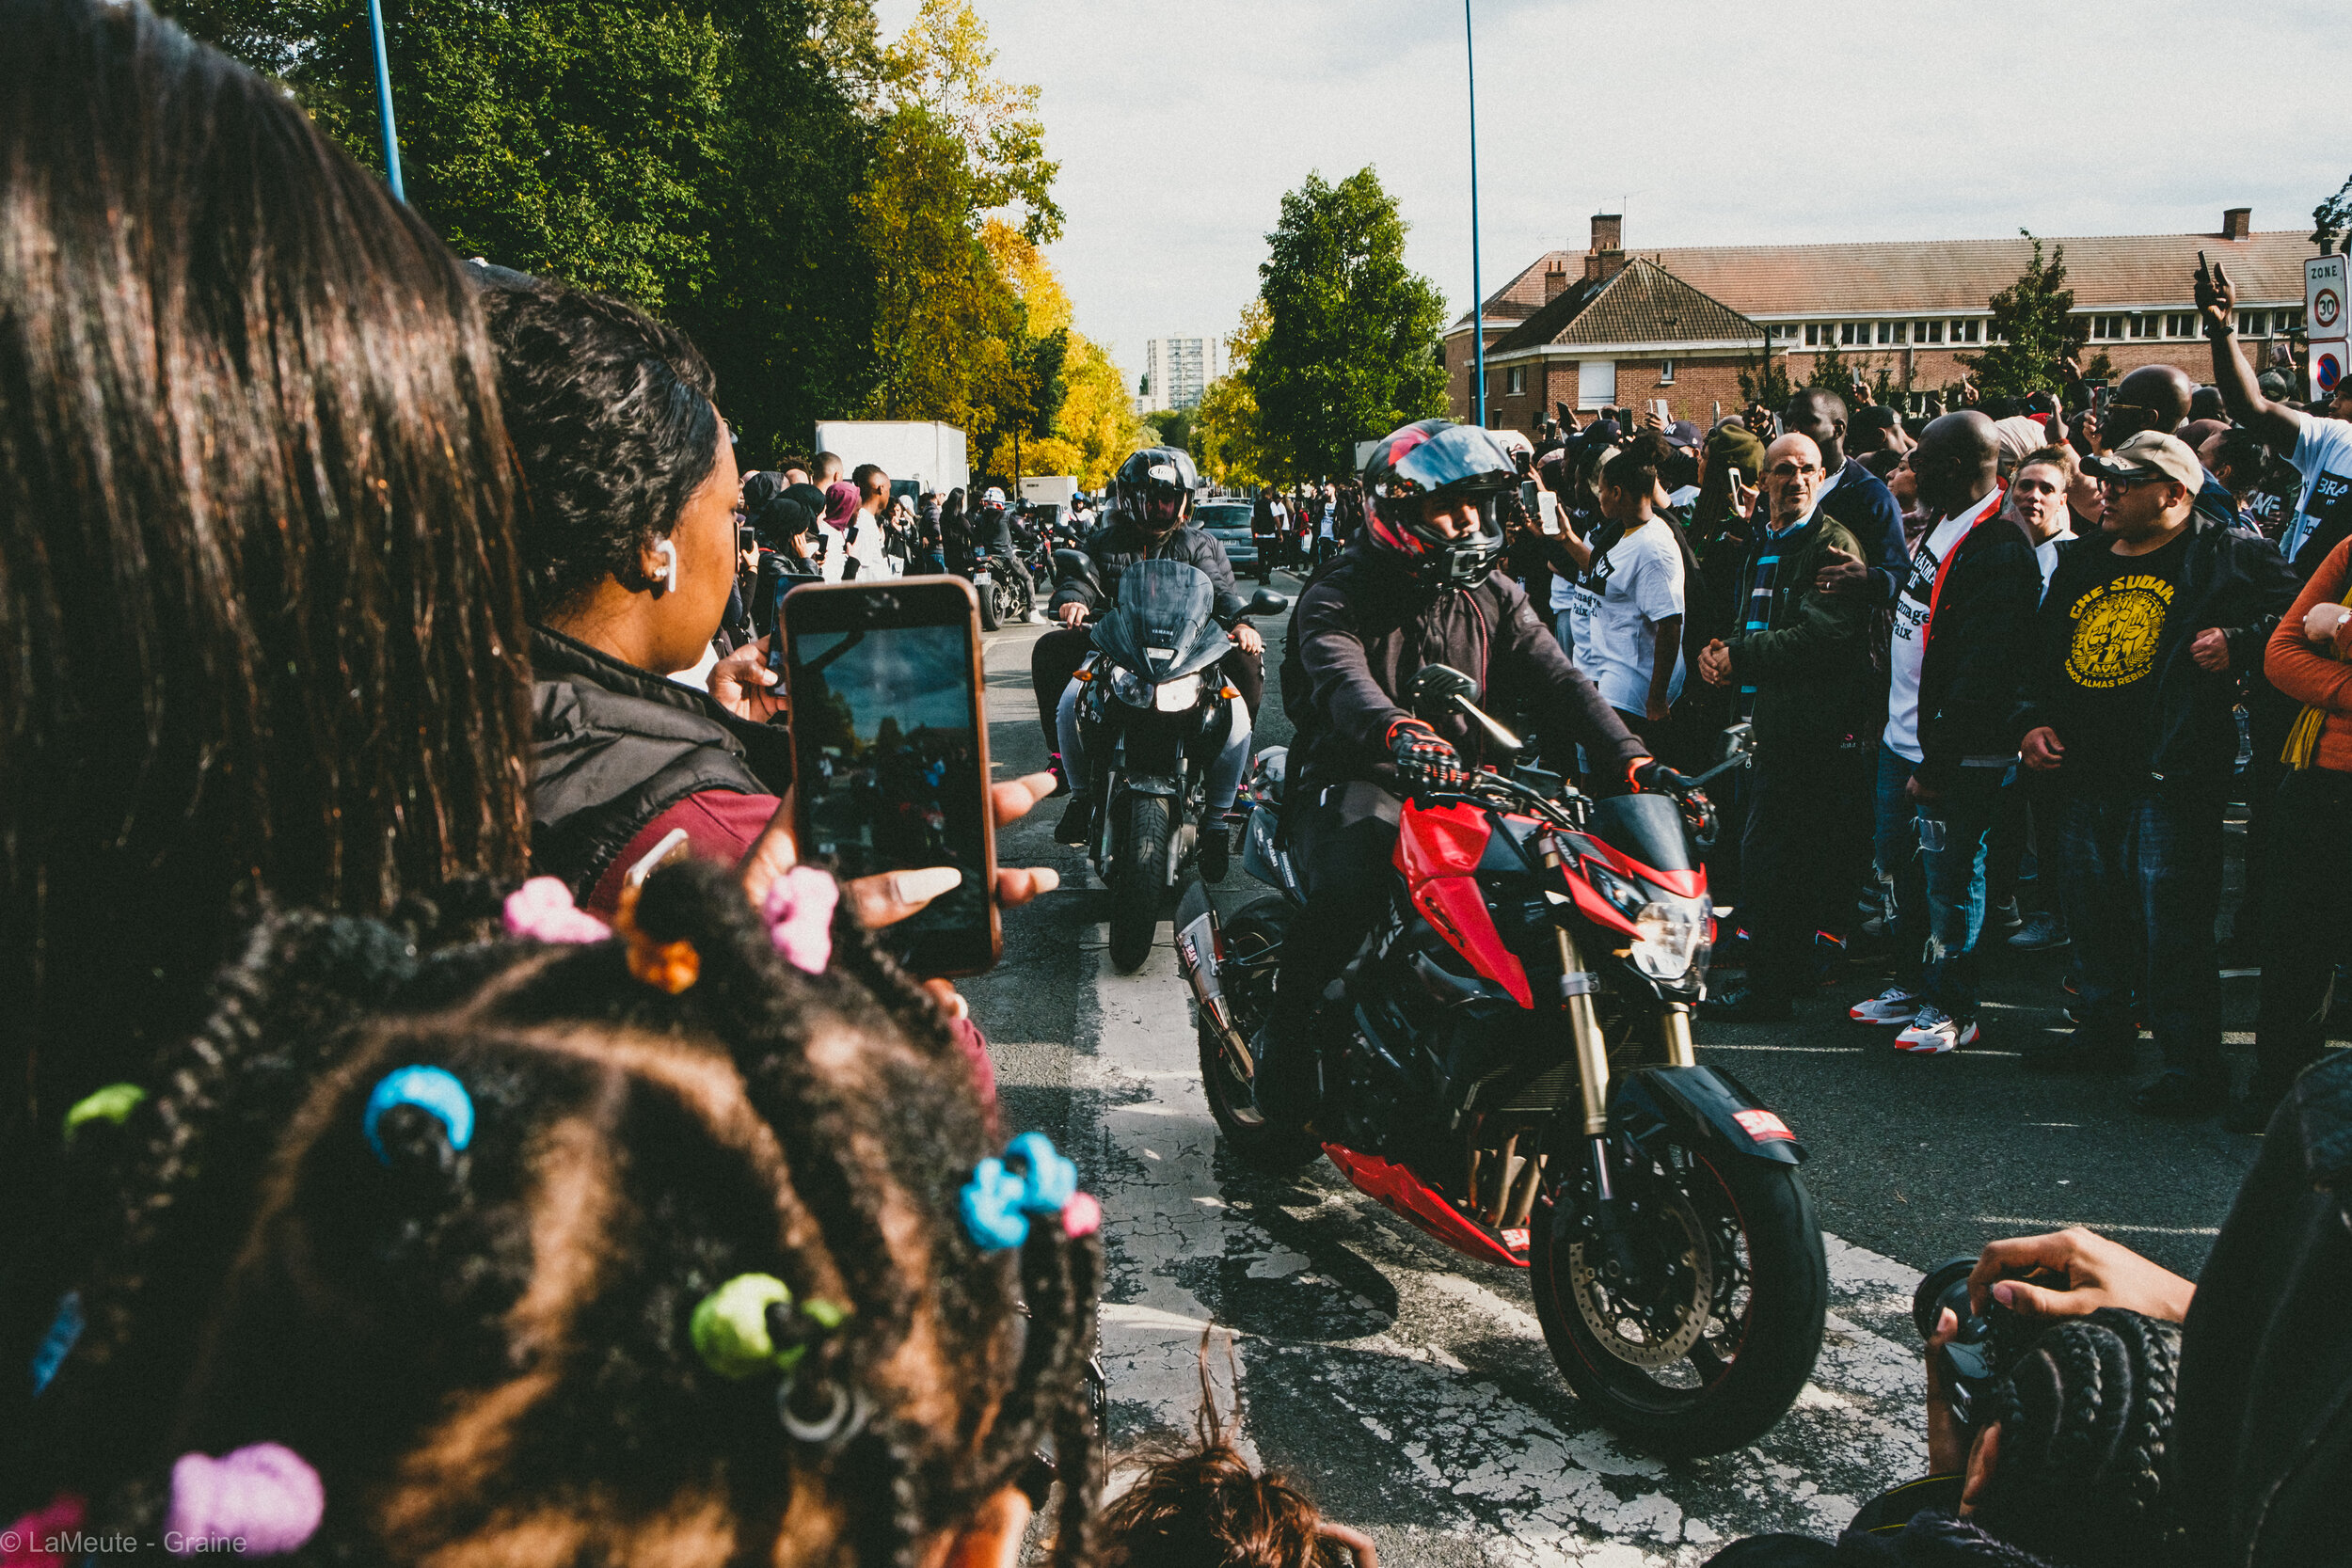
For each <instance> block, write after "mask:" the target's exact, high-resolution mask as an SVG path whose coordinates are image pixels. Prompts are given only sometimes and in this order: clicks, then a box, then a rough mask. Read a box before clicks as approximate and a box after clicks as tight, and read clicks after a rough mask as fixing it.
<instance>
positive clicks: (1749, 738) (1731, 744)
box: [1724, 721, 1756, 762]
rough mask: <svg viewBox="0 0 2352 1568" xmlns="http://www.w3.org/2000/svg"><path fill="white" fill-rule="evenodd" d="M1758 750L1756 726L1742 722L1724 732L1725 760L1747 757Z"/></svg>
mask: <svg viewBox="0 0 2352 1568" xmlns="http://www.w3.org/2000/svg"><path fill="white" fill-rule="evenodd" d="M1755 750H1756V726H1755V725H1754V724H1751V723H1748V722H1746V721H1741V722H1740V723H1737V724H1734V725H1732V726H1731V727H1730V728H1729V729H1727V730H1725V731H1724V761H1726V762H1728V761H1730V760H1731V759H1732V758H1733V757H1743V756H1746V755H1747V754H1748V753H1749V752H1753V751H1755Z"/></svg>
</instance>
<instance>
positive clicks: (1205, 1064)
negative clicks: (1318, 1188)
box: [1200, 894, 1323, 1176]
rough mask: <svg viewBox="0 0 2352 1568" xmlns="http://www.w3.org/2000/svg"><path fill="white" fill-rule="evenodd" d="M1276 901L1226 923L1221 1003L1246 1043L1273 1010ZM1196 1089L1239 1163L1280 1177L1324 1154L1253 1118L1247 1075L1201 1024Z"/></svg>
mask: <svg viewBox="0 0 2352 1568" xmlns="http://www.w3.org/2000/svg"><path fill="white" fill-rule="evenodd" d="M1282 910H1283V904H1282V900H1281V898H1280V897H1279V895H1273V894H1268V895H1266V896H1264V897H1263V898H1260V899H1257V900H1255V901H1254V902H1252V903H1250V904H1248V905H1247V906H1245V907H1244V908H1243V909H1242V910H1241V911H1240V912H1239V913H1237V914H1235V915H1234V916H1233V918H1232V920H1230V921H1228V922H1226V923H1225V927H1224V934H1225V961H1224V963H1223V964H1222V965H1221V966H1220V967H1219V969H1218V975H1219V977H1220V978H1221V979H1222V981H1223V982H1224V990H1225V1005H1226V1006H1228V1007H1229V1008H1231V1009H1232V1016H1233V1025H1234V1027H1235V1028H1236V1029H1238V1030H1239V1031H1240V1032H1241V1037H1242V1038H1243V1039H1244V1040H1254V1039H1256V1038H1257V1037H1258V1031H1259V1029H1261V1028H1262V1027H1263V1026H1264V1024H1265V1021H1266V1020H1267V1019H1268V1018H1270V1017H1271V1016H1273V1012H1274V975H1275V971H1276V970H1277V969H1278V968H1279V965H1280V961H1281V951H1282V930H1283V926H1282V919H1281V914H1282ZM1200 1085H1201V1087H1202V1088H1203V1089H1204V1090H1205V1091H1206V1092H1207V1094H1208V1097H1209V1114H1210V1115H1211V1116H1213V1117H1216V1130H1217V1132H1219V1133H1220V1134H1221V1135H1222V1136H1223V1137H1224V1139H1225V1143H1226V1147H1227V1148H1231V1149H1232V1151H1233V1152H1234V1153H1236V1154H1238V1155H1240V1156H1241V1158H1242V1161H1243V1163H1244V1164H1248V1165H1250V1166H1253V1167H1254V1168H1256V1169H1258V1170H1262V1171H1265V1172H1268V1173H1270V1174H1272V1175H1276V1176H1286V1175H1288V1174H1290V1173H1291V1172H1292V1171H1295V1170H1300V1169H1303V1168H1305V1167H1306V1166H1307V1165H1310V1164H1313V1163H1314V1162H1315V1161H1316V1160H1318V1159H1321V1158H1322V1156H1323V1146H1322V1145H1321V1144H1319V1143H1317V1142H1315V1140H1314V1139H1312V1138H1311V1137H1309V1136H1307V1135H1306V1134H1305V1133H1304V1132H1285V1131H1283V1130H1282V1129H1281V1128H1279V1127H1277V1126H1275V1125H1274V1124H1273V1123H1271V1122H1269V1121H1267V1120H1266V1119H1265V1117H1262V1116H1260V1115H1259V1114H1258V1101H1257V1096H1256V1093H1255V1092H1254V1090H1253V1088H1252V1085H1251V1083H1250V1074H1248V1073H1247V1072H1244V1071H1243V1070H1242V1069H1241V1067H1240V1065H1239V1064H1238V1063H1236V1062H1235V1061H1234V1060H1233V1059H1232V1056H1231V1055H1230V1054H1229V1053H1227V1052H1226V1049H1225V1044H1224V1042H1223V1041H1222V1040H1220V1039H1218V1038H1217V1037H1216V1027H1215V1026H1214V1025H1212V1024H1211V1023H1210V1022H1209V1021H1208V1019H1207V1018H1206V1017H1203V1018H1202V1019H1201V1020H1200Z"/></svg>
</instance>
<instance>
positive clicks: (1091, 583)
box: [1054, 549, 1103, 594]
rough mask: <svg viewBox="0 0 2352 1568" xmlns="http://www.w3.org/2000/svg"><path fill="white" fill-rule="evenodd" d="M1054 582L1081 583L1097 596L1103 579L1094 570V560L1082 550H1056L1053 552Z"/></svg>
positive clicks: (1101, 589) (1101, 588) (1100, 590)
mask: <svg viewBox="0 0 2352 1568" xmlns="http://www.w3.org/2000/svg"><path fill="white" fill-rule="evenodd" d="M1054 580H1055V581H1057V582H1083V583H1085V584H1086V585H1087V586H1088V587H1089V588H1091V589H1093V590H1094V591H1095V592H1096V593H1098V594H1099V593H1101V592H1102V591H1103V579H1102V578H1101V577H1100V576H1098V575H1097V574H1096V572H1095V570H1094V558H1093V557H1092V556H1090V555H1089V554H1087V552H1086V551H1084V550H1072V549H1060V550H1056V551H1055V552H1054Z"/></svg>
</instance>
